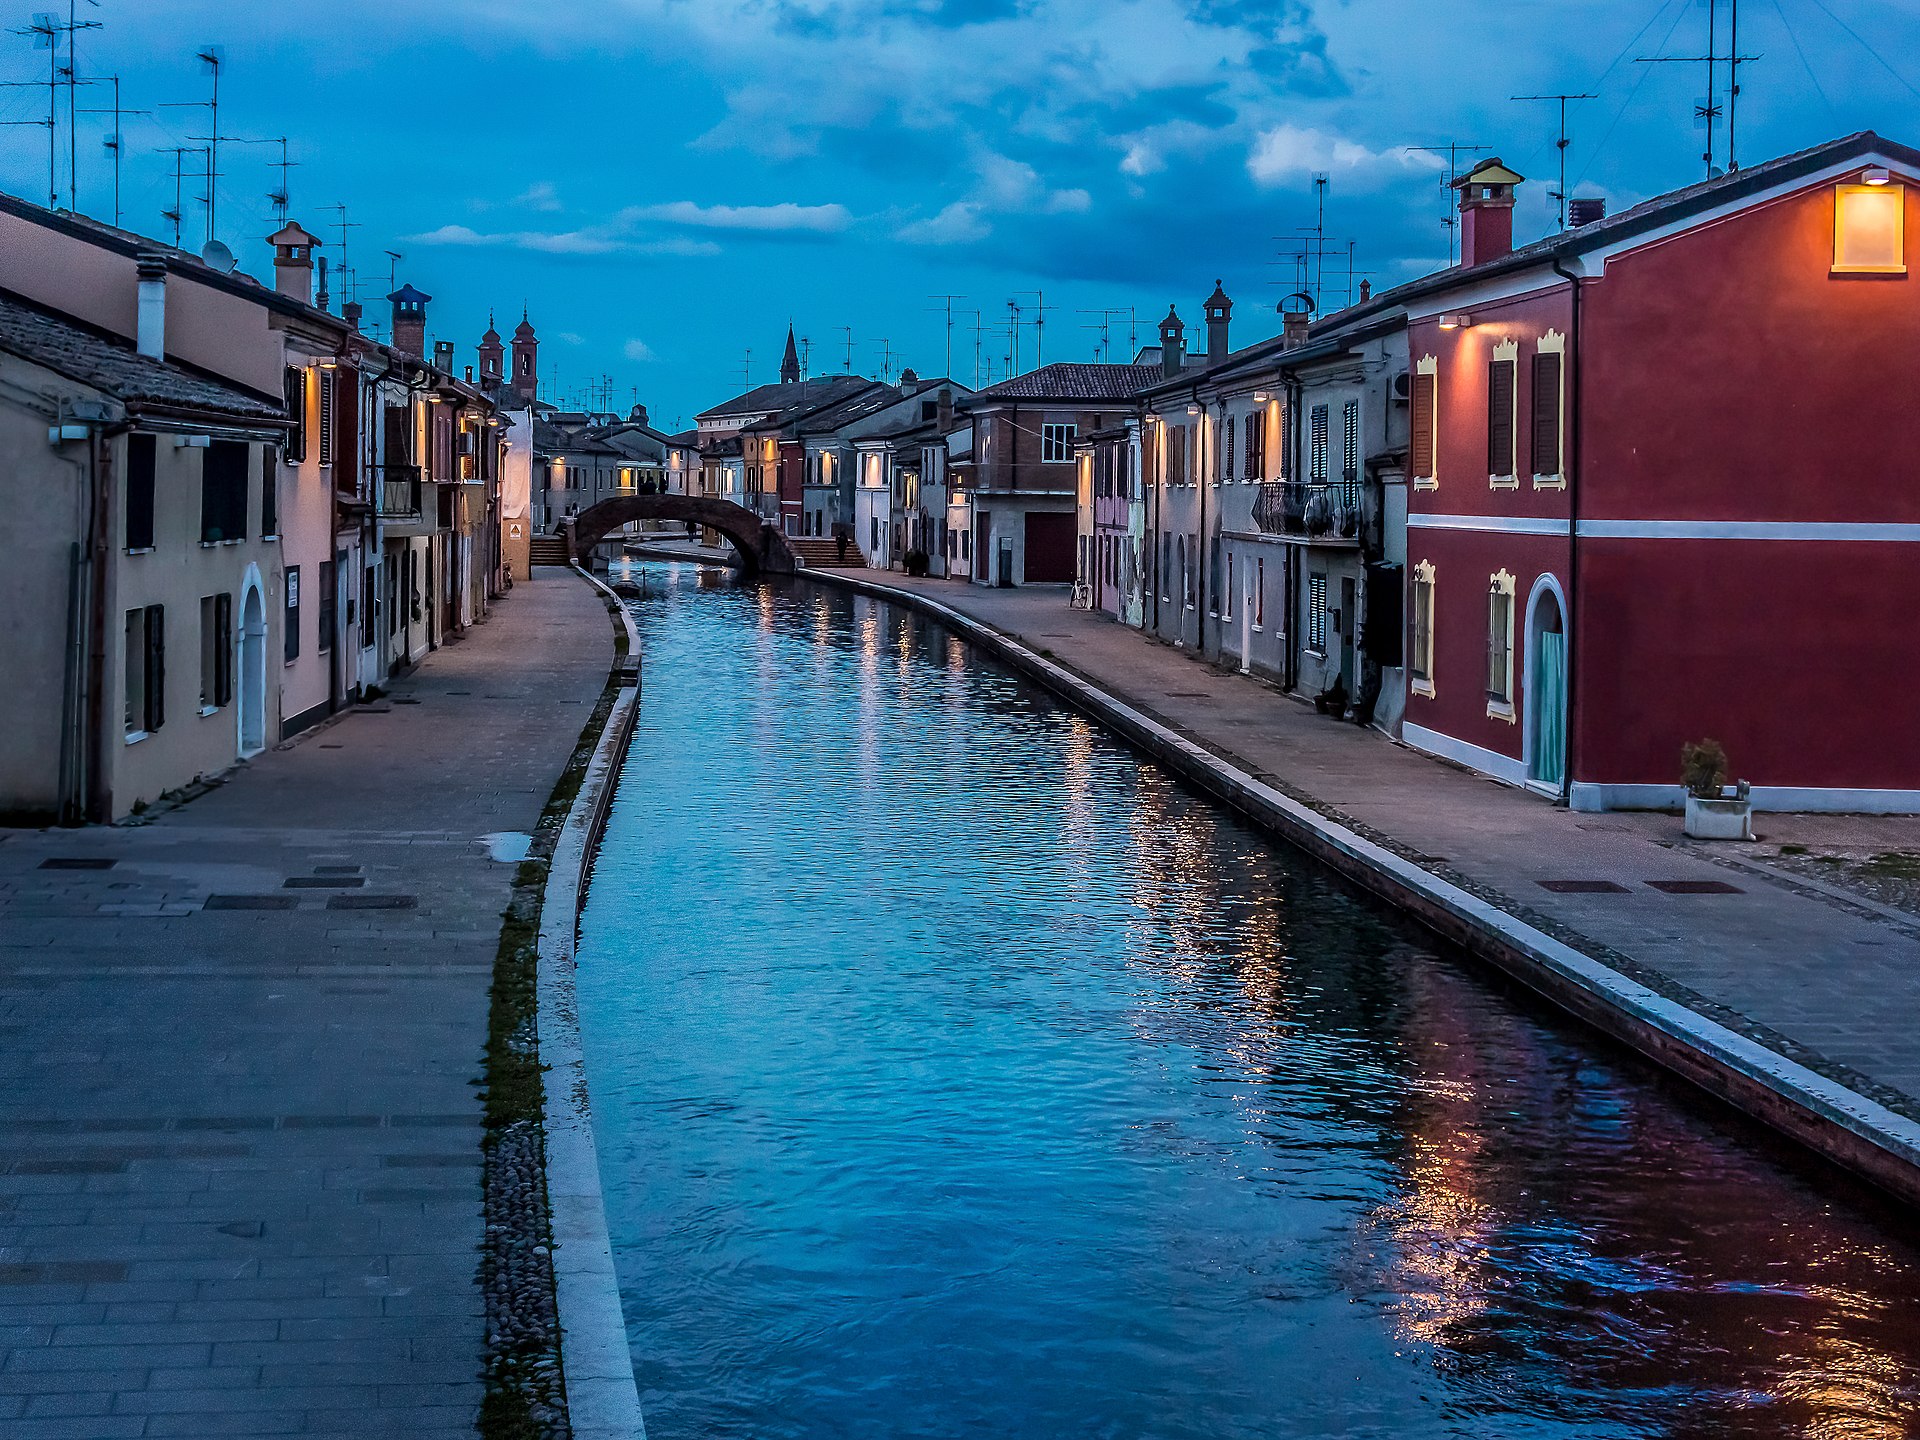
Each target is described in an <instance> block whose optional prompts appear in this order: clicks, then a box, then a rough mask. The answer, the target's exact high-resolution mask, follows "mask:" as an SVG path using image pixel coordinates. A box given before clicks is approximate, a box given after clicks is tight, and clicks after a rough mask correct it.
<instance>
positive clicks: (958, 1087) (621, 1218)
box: [581, 567, 1920, 1440]
mask: <svg viewBox="0 0 1920 1440" xmlns="http://www.w3.org/2000/svg"><path fill="white" fill-rule="evenodd" d="M654 573H655V577H656V579H665V580H666V581H667V582H668V583H667V585H666V592H665V595H664V598H662V599H659V600H655V601H652V602H648V603H645V604H642V605H639V606H637V607H636V615H637V623H638V624H639V626H640V630H641V636H642V656H643V664H644V666H645V689H644V706H643V712H642V718H641V732H640V734H639V735H638V736H637V737H636V741H635V745H634V751H633V758H632V760H631V762H630V764H629V766H628V769H627V772H626V775H625V778H624V780H623V782H622V785H621V789H620V793H619V796H618V798H617V800H616V803H615V807H614V813H613V817H612V822H611V826H610V831H609V835H608V840H607V844H606V848H605V851H604V852H603V856H602V859H601V861H600V863H599V865H598V867H597V868H596V871H595V875H594V882H593V890H592V894H591V897H590V902H589V905H588V909H587V913H586V916H585V921H584V927H583V949H582V967H581V985H582V1011H583V1020H584V1023H585V1029H586V1036H587V1041H588V1049H589V1064H590V1068H591V1071H592V1076H593V1083H594V1086H595V1105H596V1126H597V1129H598V1131H599V1138H600V1141H601V1146H602V1161H603V1167H604V1169H605V1171H606V1180H607V1193H608V1205H609V1216H610V1220H611V1222H612V1226H613V1231H614V1239H615V1244H616V1248H617V1250H618V1259H619V1263H620V1269H621V1278H622V1282H623V1285H624V1287H625V1294H626V1305H627V1316H628V1321H629V1328H630V1335H631V1338H632V1341H633V1348H634V1355H635V1361H636V1365H637V1367H638V1373H639V1375H640V1377H641V1381H642V1385H643V1393H644V1396H645V1400H646V1403H647V1407H648V1428H649V1433H650V1434H652V1435H654V1436H655V1437H656V1440H660V1437H676V1436H689V1437H690V1436H715V1435H719V1436H742V1437H745V1436H752V1437H756V1440H757V1437H779V1436H834V1437H839V1436H875V1437H879V1436H888V1437H894V1436H905V1435H913V1436H929V1437H945V1436H960V1435H967V1436H973V1435H978V1434H995V1435H1001V1436H1048V1437H1051V1436H1061V1435H1073V1436H1083V1435H1086V1436H1114V1437H1136V1436H1137V1437H1148V1436H1151V1437H1167V1440H1184V1437H1193V1440H1199V1437H1254V1436H1261V1437H1269V1436H1277V1435H1278V1436H1292V1435H1340V1436H1375V1435H1377V1436H1395V1437H1400V1436H1443V1435H1444V1436H1475V1437H1504V1436H1529V1437H1533V1436H1550V1437H1562V1436H1567V1437H1571V1436H1581V1437H1588V1436H1592V1437H1609V1440H1611V1437H1622V1436H1687V1437H1691V1436H1708V1435H1741V1436H1749V1435H1750V1436H1762V1437H1775V1436H1778V1437H1786V1436H1836V1437H1838V1436H1848V1437H1854V1436H1867V1437H1879V1436H1895V1435H1904V1434H1908V1433H1910V1432H1911V1431H1912V1430H1913V1428H1914V1427H1915V1426H1916V1424H1920V1408H1917V1407H1920V1396H1917V1393H1916V1379H1915V1376H1916V1363H1917V1362H1920V1333H1916V1327H1915V1325H1914V1315H1915V1311H1914V1301H1915V1298H1916V1292H1917V1291H1920V1284H1916V1280H1917V1278H1920V1255H1916V1252H1915V1250H1914V1248H1913V1247H1912V1245H1911V1244H1910V1243H1909V1242H1908V1240H1907V1239H1906V1237H1905V1234H1904V1230H1903V1228H1902V1226H1901V1225H1900V1224H1897V1223H1895V1222H1892V1221H1890V1220H1888V1219H1887V1217H1886V1215H1884V1214H1883V1213H1882V1212H1881V1211H1879V1210H1878V1209H1877V1208H1876V1207H1874V1206H1872V1205H1870V1204H1868V1203H1866V1202H1865V1201H1864V1199H1863V1197H1859V1196H1857V1195H1854V1194H1852V1192H1849V1191H1846V1190H1845V1187H1841V1186H1837V1185H1836V1184H1835V1182H1834V1181H1833V1180H1832V1178H1831V1177H1828V1176H1824V1175H1816V1176H1813V1177H1812V1178H1811V1179H1810V1178H1809V1175H1808V1173H1806V1172H1803V1171H1802V1170H1801V1169H1800V1168H1799V1167H1798V1163H1797V1162H1796V1161H1793V1160H1791V1159H1790V1158H1788V1157H1785V1156H1783V1155H1782V1154H1779V1153H1776V1152H1774V1151H1773V1150H1772V1149H1771V1148H1769V1147H1768V1146H1767V1145H1766V1144H1765V1142H1764V1141H1762V1140H1760V1139H1758V1138H1756V1137H1755V1136H1753V1135H1751V1134H1749V1133H1747V1132H1746V1131H1745V1130H1744V1129H1743V1128H1741V1127H1737V1126H1733V1125H1732V1124H1730V1123H1723V1122H1722V1121H1721V1119H1720V1118H1719V1117H1717V1116H1716V1115H1714V1114H1712V1113H1710V1112H1707V1111H1704V1110H1702V1109H1700V1108H1697V1107H1696V1106H1694V1105H1693V1104H1691V1103H1690V1102H1688V1101H1687V1100H1686V1099H1685V1097H1684V1096H1683V1095H1681V1094H1679V1093H1677V1092H1676V1091H1675V1090H1673V1089H1670V1088H1669V1087H1668V1086H1666V1085H1665V1084H1663V1083H1661V1082H1658V1081H1656V1080H1653V1079H1651V1078H1650V1077H1648V1076H1647V1075H1646V1074H1645V1073H1644V1072H1642V1071H1641V1070H1640V1069H1639V1068H1638V1067H1636V1066H1635V1065H1633V1064H1631V1063H1629V1062H1626V1061H1623V1060H1622V1059H1620V1058H1619V1057H1617V1056H1616V1055H1614V1054H1613V1053H1612V1052H1610V1051H1608V1050H1604V1049H1601V1048H1599V1047H1598V1046H1596V1045H1594V1044H1592V1043H1590V1042H1589V1041H1588V1040H1587V1038H1586V1037H1585V1036H1583V1035H1582V1034H1581V1033H1580V1032H1578V1031H1576V1030H1573V1029H1572V1028H1571V1027H1567V1026H1563V1025H1561V1024H1560V1023H1559V1022H1558V1021H1557V1020H1556V1019H1555V1018H1554V1017H1553V1016H1552V1015H1550V1014H1548V1013H1546V1012H1544V1011H1542V1010H1541V1009H1540V1008H1539V1007H1537V1006H1536V1005H1534V1004H1533V1003H1531V1002H1530V1001H1528V1000H1527V999H1525V998H1524V997H1516V996H1514V995H1512V994H1509V993H1508V992H1507V990H1506V989H1505V988H1504V987H1502V986H1500V985H1497V984H1495V983H1492V982H1491V981H1490V980H1489V979H1488V978H1487V977H1485V976H1484V975H1483V974H1481V973H1480V972H1479V971H1477V970H1475V969H1473V968H1472V967H1466V966H1460V965H1456V964H1455V963H1453V962H1452V961H1451V960H1450V959H1449V958H1447V957H1445V956H1443V955H1437V954H1435V953H1434V951H1433V949H1432V948H1431V947H1430V946H1429V945H1428V944H1427V942H1426V941H1425V939H1424V937H1423V936H1422V935H1421V934H1420V933H1419V932H1417V931H1413V930H1410V929H1408V928H1406V927H1403V926H1402V925H1400V924H1399V923H1398V922H1397V921H1396V920H1395V919H1394V918H1393V917H1392V916H1390V915H1387V914H1385V913H1383V912H1382V911H1380V910H1379V909H1377V908H1376V907H1375V906H1374V905H1372V904H1371V903H1370V902H1367V901H1365V900H1364V899H1362V898H1360V897H1357V896H1355V895H1352V894H1350V893H1348V892H1347V891H1346V890H1345V889H1344V888H1343V887H1341V886H1340V885H1338V884H1337V883H1335V882H1333V881H1331V880H1330V879H1329V878H1328V877H1327V876H1325V875H1324V874H1323V873H1322V872H1320V871H1318V870H1317V869H1315V868H1313V867H1312V866H1311V865H1309V864H1308V863H1307V862H1305V861H1303V860H1300V859H1298V858H1297V857H1294V856H1292V855H1289V854H1285V853H1282V852H1278V851H1276V850H1274V849H1273V848H1271V847H1270V846H1268V845H1267V844H1265V843H1264V842H1263V841H1261V840H1260V839H1259V837H1257V836H1255V835H1253V834H1251V833H1249V832H1247V831H1246V830H1244V829H1242V828H1240V827H1239V826H1237V825H1236V824H1234V823H1233V822H1232V821H1231V820H1230V819H1228V818H1226V817H1224V816H1223V815H1222V814H1221V813H1220V812H1218V811H1216V810H1214V809H1213V808H1212V807H1210V806H1209V805H1208V804H1206V803H1205V802H1203V801H1200V800H1198V799H1196V798H1194V797H1193V796H1191V795H1189V794H1187V793H1186V792H1184V791H1183V790H1181V789H1180V788H1179V787H1178V786H1176V785H1174V784H1172V783H1171V782H1169V781H1168V780H1167V778H1166V777H1165V776H1164V775H1162V774H1160V773H1159V772H1157V771H1155V770H1153V769H1151V768H1149V767H1145V766H1143V765H1141V764H1140V763H1139V762H1138V761H1136V760H1135V759H1134V758H1133V757H1132V756H1131V755H1130V754H1128V753H1127V752H1125V751H1124V750H1121V749H1120V748H1118V747H1117V746H1115V745H1113V744H1112V743H1110V742H1109V741H1108V740H1107V739H1106V738H1105V737H1103V736H1102V735H1101V734H1100V733H1098V732H1097V731H1094V730H1093V729H1091V728H1090V727H1089V726H1088V725H1087V724H1086V723H1085V722H1084V721H1083V720H1081V719H1079V718H1078V717H1076V716H1074V715H1072V714H1069V713H1067V712H1064V711H1062V710H1061V709H1059V708H1058V707H1057V706H1056V705H1054V704H1053V703H1052V702H1051V701H1050V700H1048V699H1047V698H1046V697H1045V696H1043V695H1040V694H1037V693H1035V692H1033V691H1031V690H1029V689H1027V688H1025V687H1024V686H1022V685H1021V684H1020V683H1018V682H1017V681H1016V680H1014V679H1013V678H1012V677H1010V676H1008V675H1007V674H1005V673H1004V672H1001V671H1000V670H998V669H996V668H994V667H992V666H990V665H987V664H984V663H982V662H981V661H980V660H979V659H978V658H977V657H976V656H974V655H973V654H972V653H971V652H970V651H969V650H968V649H967V648H966V647H965V646H964V645H963V644H961V643H960V642H959V641H958V640H956V639H955V638H954V637H952V636H950V635H948V634H947V633H946V632H944V631H941V630H939V629H938V628H936V627H933V626H930V625H928V624H927V623H926V622H925V621H923V620H920V619H918V618H916V617H912V616H908V615H903V614H901V613H899V612H896V611H894V610H892V609H891V608H890V607H887V606H884V605H880V604H878V603H876V602H873V601H870V600H866V599H855V598H850V597H847V596H844V595H841V594H839V593H837V592H832V591H828V590H824V589H815V588H813V587H809V586H806V585H804V584H793V585H787V586H784V587H780V586H773V585H767V586H759V587H751V588H735V587H731V586H721V587H718V588H715V587H714V586H712V584H711V583H710V582H708V583H696V581H695V579H694V578H693V574H694V572H693V571H692V570H691V568H690V567H657V568H656V569H655V571H654ZM1836 1193H1838V1194H1839V1195H1840V1196H1841V1197H1842V1198H1833V1197H1834V1195H1835V1194H1836Z"/></svg>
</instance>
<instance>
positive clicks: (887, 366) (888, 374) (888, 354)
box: [867, 335, 893, 384]
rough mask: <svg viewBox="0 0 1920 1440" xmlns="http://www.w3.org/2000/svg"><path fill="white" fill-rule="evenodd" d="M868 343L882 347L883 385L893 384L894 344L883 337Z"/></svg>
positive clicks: (881, 368)
mask: <svg viewBox="0 0 1920 1440" xmlns="http://www.w3.org/2000/svg"><path fill="white" fill-rule="evenodd" d="M867 343H868V344H869V345H878V346H879V347H880V379H881V382H882V383H883V384H892V383H893V342H892V341H891V340H889V339H888V338H887V337H886V336H884V335H883V336H881V337H880V338H879V339H878V340H869V341H868V342H867Z"/></svg>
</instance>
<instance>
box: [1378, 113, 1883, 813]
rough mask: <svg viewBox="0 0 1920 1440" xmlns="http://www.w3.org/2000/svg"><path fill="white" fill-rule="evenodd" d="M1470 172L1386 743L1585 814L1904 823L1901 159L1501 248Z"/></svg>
mask: <svg viewBox="0 0 1920 1440" xmlns="http://www.w3.org/2000/svg"><path fill="white" fill-rule="evenodd" d="M1518 181H1519V177H1518V176H1515V175H1512V172H1509V171H1504V170H1501V169H1499V167H1498V163H1497V162H1492V163H1491V164H1490V165H1486V166H1482V167H1480V168H1479V169H1477V170H1476V171H1475V172H1474V173H1473V174H1471V175H1469V176H1468V177H1466V179H1465V180H1463V181H1462V182H1461V184H1462V202H1461V208H1462V212H1463V227H1462V236H1463V242H1464V245H1463V248H1464V249H1465V251H1466V258H1465V262H1464V263H1463V265H1462V266H1461V267H1460V268H1458V269H1456V270H1451V271H1447V272H1444V273H1442V274H1440V275H1437V276H1433V277H1429V278H1428V279H1426V280H1422V281H1417V282H1414V283H1413V284H1411V285H1407V286H1402V287H1400V288H1399V289H1397V290H1396V291H1394V292H1392V293H1391V294H1389V295H1385V296H1381V297H1379V299H1378V300H1377V301H1376V302H1375V303H1376V304H1382V305H1388V306H1391V305H1396V304H1397V305H1401V306H1404V307H1405V309H1406V312H1407V323H1408V340H1409V366H1410V375H1409V403H1410V405H1411V407H1412V412H1413V415H1412V420H1413V424H1412V430H1413V442H1412V447H1411V448H1412V454H1411V455H1410V457H1409V466H1408V471H1409V480H1408V484H1409V493H1408V536H1407V583H1408V596H1407V602H1408V603H1407V615H1408V626H1409V633H1408V637H1407V645H1408V660H1409V665H1408V673H1409V677H1410V678H1409V682H1408V695H1407V711H1406V719H1407V724H1406V731H1405V736H1406V739H1407V740H1408V741H1409V742H1411V743H1413V744H1415V745H1418V746H1420V747H1422V748H1424V749H1427V750H1430V751H1432V752H1434V753H1437V754H1441V755H1445V756H1448V757H1450V758H1453V759H1456V760H1459V761H1462V762H1464V763H1466V764H1469V765H1472V766H1474V767H1475V768H1477V769H1480V770H1483V771H1485V772H1487V773H1489V774H1492V775H1495V776H1498V777H1499V778H1502V779H1505V780H1508V781H1511V782H1513V783H1516V784H1528V785H1532V786H1534V787H1535V788H1538V789H1540V790H1542V791H1545V792H1548V793H1555V794H1561V795H1564V796H1565V797H1566V798H1567V799H1568V800H1569V802H1570V803H1571V804H1572V805H1573V806H1574V807H1575V808H1578V809H1607V808H1619V807H1634V806H1648V805H1665V804H1672V803H1675V802H1676V801H1677V800H1678V798H1679V796H1680V793H1681V792H1680V786H1679V769H1680V749H1681V746H1682V744H1683V743H1685V742H1688V741H1696V740H1700V739H1703V738H1712V739H1715V740H1718V741H1720V742H1721V743H1722V744H1723V745H1724V746H1725V747H1726V750H1727V753H1728V756H1729V759H1730V762H1731V766H1732V769H1733V772H1734V774H1735V776H1737V777H1739V778H1744V779H1747V780H1749V781H1751V782H1752V784H1753V786H1754V799H1755V803H1756V805H1758V806H1761V807H1763V808H1781V809H1786V808H1792V809H1828V810H1866V811H1917V810H1920V740H1916V727H1915V725H1914V722H1913V720H1912V718H1911V715H1910V713H1909V712H1910V708H1911V704H1910V698H1909V697H1910V693H1911V681H1910V679H1909V677H1910V676H1911V675H1912V674H1913V673H1914V671H1915V668H1916V667H1917V666H1920V629H1917V628H1916V626H1915V624H1914V620H1913V616H1914V615H1915V613H1916V611H1917V610H1920V458H1916V457H1920V406H1916V405H1915V404H1914V403H1913V402H1912V401H1911V398H1910V392H1911V390H1912V387H1913V381H1912V378H1911V376H1912V369H1913V360H1912V357H1913V355H1914V353H1915V349H1916V342H1920V292H1917V291H1916V290H1915V288H1914V283H1913V281H1912V279H1911V277H1910V276H1909V274H1908V271H1907V265H1908V260H1909V256H1910V254H1911V244H1910V241H1909V237H1910V236H1911V235H1912V234H1914V233H1915V231H1916V227H1917V226H1920V152H1915V151H1912V150H1909V149H1907V148H1906V147H1903V146H1898V145H1894V144H1892V143H1890V142H1887V141H1884V140H1881V139H1879V138H1878V137H1876V136H1874V135H1871V134H1862V135H1856V136H1851V137H1848V138H1847V139H1844V140H1840V141H1836V142H1833V143H1831V144H1829V145H1825V146H1821V147H1818V148H1816V149H1814V150H1810V151H1806V152H1803V153H1801V154H1799V155H1794V156H1788V157H1785V158H1784V159H1781V160H1777V161H1772V162H1769V163H1767V164H1764V165H1761V166H1756V167H1754V168H1752V169H1749V170H1745V171H1741V172H1738V173H1737V174H1734V175H1730V176H1726V177H1723V178H1720V179H1716V180H1713V181H1708V182H1706V183H1704V184H1701V185H1697V186H1694V187H1691V188H1689V189H1687V190H1683V191H1679V192H1676V193H1674V194H1672V195H1669V196H1665V197H1662V198H1660V199H1658V200H1655V201H1651V202H1648V203H1647V204H1645V205H1641V206H1638V207H1635V208H1634V209H1632V210H1628V211H1625V212H1623V213H1621V214H1620V215H1617V216H1615V217H1613V218H1611V219H1607V220H1602V221H1598V222H1595V223H1593V224H1589V225H1584V226H1581V227H1579V228H1577V229H1573V230H1569V231H1567V232H1564V233H1563V234H1561V235H1558V236H1555V237H1553V238H1552V239H1550V240H1548V241H1543V242H1540V243H1539V244H1536V245H1532V246H1528V247H1526V248H1525V249H1523V250H1520V251H1509V250H1507V248H1506V245H1507V242H1508V237H1510V234H1511V230H1510V207H1511V203H1512V187H1513V185H1515V184H1517V183H1518Z"/></svg>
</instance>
